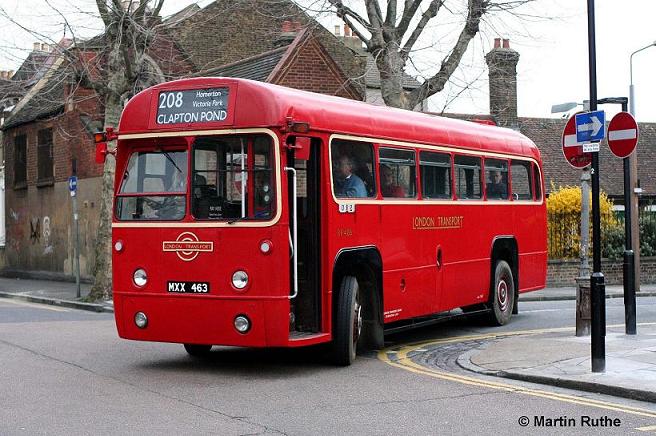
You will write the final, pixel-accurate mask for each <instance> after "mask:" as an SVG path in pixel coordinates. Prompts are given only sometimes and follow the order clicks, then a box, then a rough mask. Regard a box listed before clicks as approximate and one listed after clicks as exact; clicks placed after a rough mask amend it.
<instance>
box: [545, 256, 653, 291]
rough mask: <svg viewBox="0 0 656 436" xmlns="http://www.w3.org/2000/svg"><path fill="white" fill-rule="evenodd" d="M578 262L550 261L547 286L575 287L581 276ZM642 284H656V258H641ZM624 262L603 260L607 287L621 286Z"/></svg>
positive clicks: (602, 264) (603, 271) (602, 266)
mask: <svg viewBox="0 0 656 436" xmlns="http://www.w3.org/2000/svg"><path fill="white" fill-rule="evenodd" d="M579 264H580V262H579V261H578V260H550V261H549V262H548V263H547V286H575V284H576V283H575V278H576V277H577V276H578V274H579ZM640 269H641V272H640V283H656V257H642V258H640ZM622 271H623V262H622V260H609V259H602V261H601V272H602V273H603V274H604V278H605V283H606V284H607V285H621V284H622V276H623V272H622Z"/></svg>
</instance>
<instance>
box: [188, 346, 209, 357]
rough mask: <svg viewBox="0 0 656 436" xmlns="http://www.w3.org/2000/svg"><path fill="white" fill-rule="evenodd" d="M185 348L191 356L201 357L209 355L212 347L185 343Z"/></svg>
mask: <svg viewBox="0 0 656 436" xmlns="http://www.w3.org/2000/svg"><path fill="white" fill-rule="evenodd" d="M184 348H185V350H186V351H187V353H189V355H190V356H194V357H200V356H207V354H208V353H209V352H210V350H211V349H212V346H211V345H199V344H184Z"/></svg>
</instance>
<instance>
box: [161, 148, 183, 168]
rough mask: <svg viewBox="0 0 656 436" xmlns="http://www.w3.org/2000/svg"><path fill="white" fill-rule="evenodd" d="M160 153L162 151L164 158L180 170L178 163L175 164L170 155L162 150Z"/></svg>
mask: <svg viewBox="0 0 656 436" xmlns="http://www.w3.org/2000/svg"><path fill="white" fill-rule="evenodd" d="M162 153H164V156H166V158H167V159H168V160H169V162H171V163H172V164H173V166H174V167H175V169H176V170H178V172H180V173H181V172H182V170H181V169H180V167H178V165H176V163H175V161H174V160H173V158H172V157H171V156H169V154H168V152H166V151H162Z"/></svg>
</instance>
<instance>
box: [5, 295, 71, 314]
mask: <svg viewBox="0 0 656 436" xmlns="http://www.w3.org/2000/svg"><path fill="white" fill-rule="evenodd" d="M0 303H11V304H16V305H18V306H26V307H31V308H34V309H45V310H52V311H54V312H69V310H68V309H65V308H62V307H55V306H51V305H47V304H38V303H29V302H27V301H20V300H11V299H8V298H7V299H5V298H3V299H2V300H0Z"/></svg>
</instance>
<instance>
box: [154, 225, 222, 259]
mask: <svg viewBox="0 0 656 436" xmlns="http://www.w3.org/2000/svg"><path fill="white" fill-rule="evenodd" d="M162 251H165V252H167V251H169V252H175V254H177V255H178V257H179V258H180V259H181V260H184V261H185V262H190V261H192V260H194V259H196V257H198V254H199V253H201V252H211V251H214V242H211V241H201V240H199V239H198V236H196V235H195V234H194V233H192V232H183V233H180V234H179V235H178V237H177V238H176V240H175V241H163V242H162Z"/></svg>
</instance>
